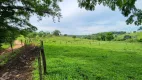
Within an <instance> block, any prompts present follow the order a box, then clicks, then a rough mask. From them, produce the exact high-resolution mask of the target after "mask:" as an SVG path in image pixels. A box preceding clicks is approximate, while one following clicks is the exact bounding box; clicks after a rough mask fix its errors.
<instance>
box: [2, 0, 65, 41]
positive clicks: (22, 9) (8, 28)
mask: <svg viewBox="0 0 142 80" xmlns="http://www.w3.org/2000/svg"><path fill="white" fill-rule="evenodd" d="M61 1H62V0H0V39H1V40H0V43H2V42H4V41H5V40H4V39H6V38H7V37H9V36H8V35H9V33H13V32H17V34H21V33H23V34H25V33H28V32H31V31H35V30H37V28H36V26H33V25H32V24H31V23H30V22H29V19H30V17H31V16H33V15H37V16H38V19H39V20H41V19H42V17H45V16H52V17H53V20H54V18H55V17H57V18H60V17H61V13H60V8H59V6H58V2H61Z"/></svg>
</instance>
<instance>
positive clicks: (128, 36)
mask: <svg viewBox="0 0 142 80" xmlns="http://www.w3.org/2000/svg"><path fill="white" fill-rule="evenodd" d="M131 38H132V37H131V36H130V35H125V36H124V38H123V39H124V40H127V39H131Z"/></svg>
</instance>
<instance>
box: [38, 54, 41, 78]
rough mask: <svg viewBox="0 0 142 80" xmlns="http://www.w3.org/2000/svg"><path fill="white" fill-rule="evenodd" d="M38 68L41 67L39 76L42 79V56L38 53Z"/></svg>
mask: <svg viewBox="0 0 142 80" xmlns="http://www.w3.org/2000/svg"><path fill="white" fill-rule="evenodd" d="M38 68H39V78H40V80H42V68H41V56H40V53H39V54H38Z"/></svg>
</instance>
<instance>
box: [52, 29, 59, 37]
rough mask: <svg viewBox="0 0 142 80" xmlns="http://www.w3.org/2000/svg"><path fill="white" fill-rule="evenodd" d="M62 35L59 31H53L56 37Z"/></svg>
mask: <svg viewBox="0 0 142 80" xmlns="http://www.w3.org/2000/svg"><path fill="white" fill-rule="evenodd" d="M60 34H61V32H60V31H59V30H55V31H53V35H55V36H59V35H60Z"/></svg>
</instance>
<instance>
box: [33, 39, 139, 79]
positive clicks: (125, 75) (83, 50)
mask: <svg viewBox="0 0 142 80" xmlns="http://www.w3.org/2000/svg"><path fill="white" fill-rule="evenodd" d="M44 49H45V54H46V61H47V75H45V76H44V79H45V80H142V43H136V42H135V43H134V42H133V43H129V42H118V41H117V42H115V41H92V40H85V39H83V40H82V39H75V40H74V39H72V38H68V37H52V38H47V39H44ZM34 67H35V68H36V69H35V70H34V71H33V77H34V78H33V79H34V80H38V76H39V75H38V65H37V61H35V62H34Z"/></svg>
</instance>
